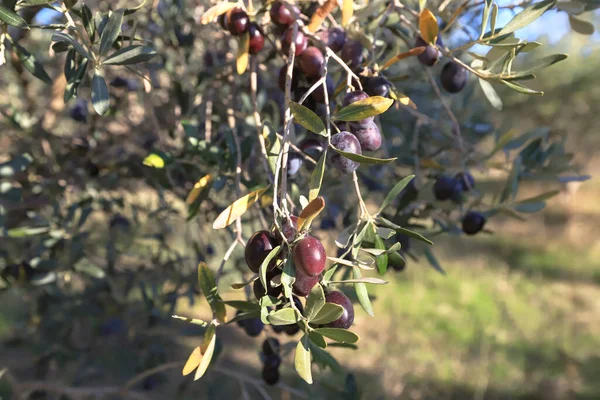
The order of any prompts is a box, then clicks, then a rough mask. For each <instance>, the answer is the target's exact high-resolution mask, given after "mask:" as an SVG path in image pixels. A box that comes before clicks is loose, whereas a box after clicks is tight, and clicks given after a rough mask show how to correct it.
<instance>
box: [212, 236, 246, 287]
mask: <svg viewBox="0 0 600 400" xmlns="http://www.w3.org/2000/svg"><path fill="white" fill-rule="evenodd" d="M238 243H239V244H241V245H242V246H243V245H244V244H243V243H240V241H239V239H238V238H236V239H235V240H234V241H233V242H232V243H231V245H230V246H229V248H228V249H227V251H226V252H225V255H224V256H223V259H222V260H221V264H220V265H219V269H218V270H217V275H216V276H215V285H218V284H219V280H220V279H221V275H223V268H224V267H225V263H226V262H227V260H229V257H231V253H233V250H234V249H235V247H236V246H237V245H238Z"/></svg>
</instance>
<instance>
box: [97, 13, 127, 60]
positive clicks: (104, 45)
mask: <svg viewBox="0 0 600 400" xmlns="http://www.w3.org/2000/svg"><path fill="white" fill-rule="evenodd" d="M123 13H124V11H123V10H117V11H115V12H113V13H112V15H111V16H110V18H109V19H108V23H107V24H106V26H105V27H104V30H103V31H102V36H101V37H100V55H101V56H103V55H105V54H106V53H108V51H109V50H110V49H111V48H112V46H113V44H114V43H115V40H117V38H118V37H119V34H120V33H121V25H122V24H123Z"/></svg>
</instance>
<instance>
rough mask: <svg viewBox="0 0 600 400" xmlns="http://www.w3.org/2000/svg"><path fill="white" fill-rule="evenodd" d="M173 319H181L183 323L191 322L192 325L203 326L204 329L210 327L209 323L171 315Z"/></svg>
mask: <svg viewBox="0 0 600 400" xmlns="http://www.w3.org/2000/svg"><path fill="white" fill-rule="evenodd" d="M171 318H175V319H179V320H181V321H185V322H189V323H190V324H194V325H199V326H202V327H207V326H208V322H206V321H202V320H201V319H195V318H188V317H182V316H179V315H171Z"/></svg>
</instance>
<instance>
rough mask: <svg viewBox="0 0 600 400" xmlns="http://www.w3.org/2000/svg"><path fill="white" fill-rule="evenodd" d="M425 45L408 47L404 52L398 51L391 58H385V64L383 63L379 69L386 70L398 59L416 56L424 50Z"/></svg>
mask: <svg viewBox="0 0 600 400" xmlns="http://www.w3.org/2000/svg"><path fill="white" fill-rule="evenodd" d="M425 49H426V47H415V48H414V49H410V50H409V51H406V52H404V53H400V54H398V55H396V56H394V57H392V58H390V59H389V60H387V62H386V63H385V64H383V67H381V70H382V71H383V70H386V69H388V68H389V67H391V66H392V65H394V64H395V63H397V62H398V61H400V60H404V59H405V58H408V57H412V56H418V55H419V54H421V53H423V52H424V51H425Z"/></svg>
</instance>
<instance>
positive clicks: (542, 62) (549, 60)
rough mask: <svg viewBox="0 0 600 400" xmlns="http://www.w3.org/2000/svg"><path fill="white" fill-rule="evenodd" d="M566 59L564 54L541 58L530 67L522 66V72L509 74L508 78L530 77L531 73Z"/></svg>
mask: <svg viewBox="0 0 600 400" xmlns="http://www.w3.org/2000/svg"><path fill="white" fill-rule="evenodd" d="M567 57H568V56H567V55H566V54H553V55H551V56H547V57H542V58H540V59H537V60H535V61H534V62H533V63H531V64H530V65H525V66H523V70H521V71H519V72H518V73H513V74H511V75H510V77H511V78H515V77H522V76H527V75H530V74H531V73H532V72H535V71H537V70H539V69H542V68H547V67H549V66H551V65H552V64H556V63H557V62H560V61H562V60H564V59H566V58H567ZM503 78H504V77H503Z"/></svg>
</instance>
